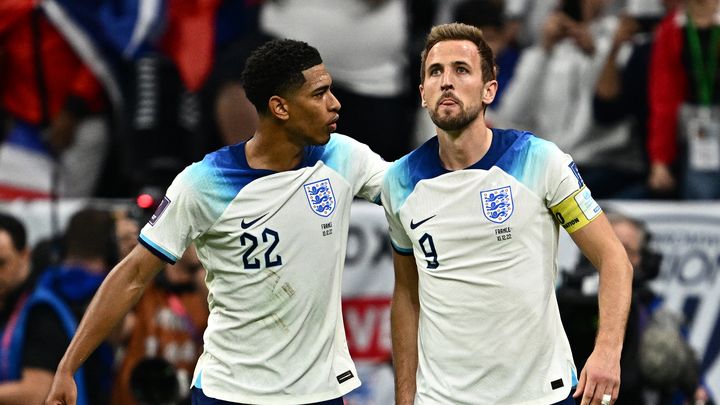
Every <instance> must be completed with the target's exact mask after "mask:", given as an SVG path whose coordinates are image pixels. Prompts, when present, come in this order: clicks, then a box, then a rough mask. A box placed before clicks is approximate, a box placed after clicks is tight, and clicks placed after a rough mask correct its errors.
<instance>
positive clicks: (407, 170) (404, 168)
mask: <svg viewBox="0 0 720 405" xmlns="http://www.w3.org/2000/svg"><path fill="white" fill-rule="evenodd" d="M438 153H439V141H438V138H437V136H433V137H432V138H430V139H428V140H427V141H425V143H423V144H422V145H420V146H418V147H417V148H416V149H414V150H412V151H411V152H409V153H408V154H406V155H404V156H402V157H401V158H399V159H397V160H396V161H394V162H392V163H391V164H390V166H389V167H388V170H387V174H386V179H392V180H395V181H398V180H400V181H402V180H406V181H410V179H411V178H412V179H415V182H417V181H419V180H421V179H424V178H428V177H434V176H435V175H437V173H436V171H437V170H434V169H437V166H438V164H439V154H438Z"/></svg>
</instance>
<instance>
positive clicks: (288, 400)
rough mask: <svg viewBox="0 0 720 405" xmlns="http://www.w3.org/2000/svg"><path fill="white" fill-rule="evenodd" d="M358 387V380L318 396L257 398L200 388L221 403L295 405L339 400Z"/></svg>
mask: <svg viewBox="0 0 720 405" xmlns="http://www.w3.org/2000/svg"><path fill="white" fill-rule="evenodd" d="M359 386H360V380H359V379H357V378H356V379H355V381H354V382H353V383H352V384H350V385H348V386H346V387H342V389H340V390H337V391H333V392H323V393H318V394H306V395H285V396H281V397H280V396H276V397H269V396H257V395H238V394H237V393H229V392H223V391H222V390H217V391H216V390H214V389H212V388H209V387H207V386H205V387H203V388H201V389H202V390H203V393H204V394H205V395H207V396H208V397H210V398H214V399H219V400H222V401H230V402H238V403H256V404H266V405H297V404H306V403H314V402H323V401H329V400H332V399H336V398H340V397H342V396H344V395H345V394H347V393H349V392H350V391H352V390H354V389H355V388H358V387H359Z"/></svg>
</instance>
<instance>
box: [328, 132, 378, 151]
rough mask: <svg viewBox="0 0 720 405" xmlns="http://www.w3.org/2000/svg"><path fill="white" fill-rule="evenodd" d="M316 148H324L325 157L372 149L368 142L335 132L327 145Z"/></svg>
mask: <svg viewBox="0 0 720 405" xmlns="http://www.w3.org/2000/svg"><path fill="white" fill-rule="evenodd" d="M316 148H319V149H321V150H322V156H323V157H340V156H348V155H351V154H354V153H357V151H358V150H367V151H369V150H370V147H369V146H367V145H366V144H364V143H362V142H360V141H358V140H356V139H353V138H351V137H349V136H347V135H343V134H339V133H335V132H334V133H332V134H330V140H329V141H328V142H327V143H326V144H325V145H322V146H320V147H316Z"/></svg>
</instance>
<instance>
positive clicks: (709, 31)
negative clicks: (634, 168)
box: [648, 0, 720, 199]
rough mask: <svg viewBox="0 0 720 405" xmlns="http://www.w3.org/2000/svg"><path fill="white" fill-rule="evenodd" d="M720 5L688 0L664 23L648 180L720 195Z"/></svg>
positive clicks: (656, 59)
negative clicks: (719, 61) (719, 76)
mask: <svg viewBox="0 0 720 405" xmlns="http://www.w3.org/2000/svg"><path fill="white" fill-rule="evenodd" d="M719 12H720V5H719V3H718V2H717V1H715V0H686V1H684V2H683V4H682V5H681V6H680V7H678V8H676V9H675V10H674V11H672V12H671V13H669V15H668V16H667V17H666V18H665V19H664V20H663V21H662V22H661V23H660V26H659V27H658V30H657V34H656V39H655V46H654V47H653V49H652V56H651V62H650V96H649V97H650V99H649V102H650V123H649V133H648V153H649V155H650V161H651V166H650V177H649V185H650V187H651V189H652V190H655V191H656V192H660V193H669V192H673V191H674V190H678V192H679V194H680V196H681V197H682V198H686V199H717V198H720V124H719V123H720V109H719V108H720V107H719V104H720V91H718V90H719V89H720V81H718V80H716V77H717V73H718V71H719V70H720V64H718V47H719V46H720V45H718V44H719V43H720V15H719Z"/></svg>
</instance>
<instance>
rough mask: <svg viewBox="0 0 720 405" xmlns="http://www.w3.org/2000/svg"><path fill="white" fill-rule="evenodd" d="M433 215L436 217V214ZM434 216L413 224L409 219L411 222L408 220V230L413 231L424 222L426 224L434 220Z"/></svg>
mask: <svg viewBox="0 0 720 405" xmlns="http://www.w3.org/2000/svg"><path fill="white" fill-rule="evenodd" d="M435 215H437V214H435ZM435 215H433V216H431V217H427V218H425V219H423V220H422V221H420V222H413V220H412V219H411V220H410V229H415V228H417V227H418V226H420V225H422V224H424V223H425V222H427V221H429V220H431V219H433V218H435Z"/></svg>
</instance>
